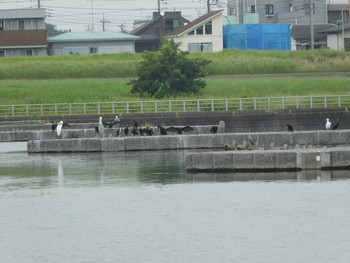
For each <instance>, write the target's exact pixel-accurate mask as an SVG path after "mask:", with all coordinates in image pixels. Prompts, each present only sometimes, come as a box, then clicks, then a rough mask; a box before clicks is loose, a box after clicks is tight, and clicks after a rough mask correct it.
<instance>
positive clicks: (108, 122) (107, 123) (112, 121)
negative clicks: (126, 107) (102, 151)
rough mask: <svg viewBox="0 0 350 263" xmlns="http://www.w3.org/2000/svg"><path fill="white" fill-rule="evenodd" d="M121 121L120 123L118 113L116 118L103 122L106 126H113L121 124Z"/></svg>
mask: <svg viewBox="0 0 350 263" xmlns="http://www.w3.org/2000/svg"><path fill="white" fill-rule="evenodd" d="M119 123H120V119H119V117H118V115H116V116H115V119H114V120H111V121H107V122H103V125H104V126H105V127H106V128H112V127H113V126H114V125H116V124H119Z"/></svg>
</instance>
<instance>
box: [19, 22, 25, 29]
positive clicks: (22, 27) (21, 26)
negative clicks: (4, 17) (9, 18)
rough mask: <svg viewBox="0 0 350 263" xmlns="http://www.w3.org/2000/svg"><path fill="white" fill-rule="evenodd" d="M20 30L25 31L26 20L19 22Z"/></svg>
mask: <svg viewBox="0 0 350 263" xmlns="http://www.w3.org/2000/svg"><path fill="white" fill-rule="evenodd" d="M18 29H19V30H24V20H18Z"/></svg>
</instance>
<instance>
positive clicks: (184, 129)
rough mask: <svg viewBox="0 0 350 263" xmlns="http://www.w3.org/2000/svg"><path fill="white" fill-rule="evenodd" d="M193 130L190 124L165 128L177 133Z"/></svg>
mask: <svg viewBox="0 0 350 263" xmlns="http://www.w3.org/2000/svg"><path fill="white" fill-rule="evenodd" d="M193 130H194V128H192V127H191V126H185V127H183V128H180V127H174V126H171V127H169V128H167V129H166V131H170V132H177V134H182V132H188V131H193Z"/></svg>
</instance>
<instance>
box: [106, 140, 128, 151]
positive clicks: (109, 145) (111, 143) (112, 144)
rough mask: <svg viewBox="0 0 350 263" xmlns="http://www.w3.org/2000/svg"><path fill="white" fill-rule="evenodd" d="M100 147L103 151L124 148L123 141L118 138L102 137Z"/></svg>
mask: <svg viewBox="0 0 350 263" xmlns="http://www.w3.org/2000/svg"><path fill="white" fill-rule="evenodd" d="M101 149H102V151H103V152H120V151H124V150H125V143H124V140H123V139H120V138H107V139H102V141H101Z"/></svg>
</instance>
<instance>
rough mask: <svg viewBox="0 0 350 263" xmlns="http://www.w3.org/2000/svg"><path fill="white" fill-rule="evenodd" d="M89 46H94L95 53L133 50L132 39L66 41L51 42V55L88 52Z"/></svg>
mask: <svg viewBox="0 0 350 263" xmlns="http://www.w3.org/2000/svg"><path fill="white" fill-rule="evenodd" d="M90 48H96V50H97V53H96V54H114V53H122V52H129V53H134V52H135V42H134V41H108V42H76V43H74V42H67V43H51V51H52V55H53V56H60V55H69V54H81V55H87V54H90Z"/></svg>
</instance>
